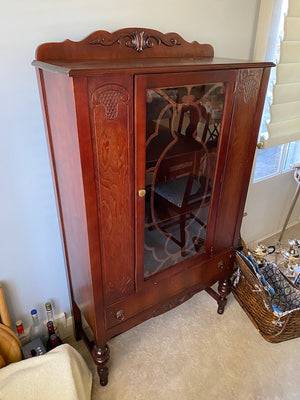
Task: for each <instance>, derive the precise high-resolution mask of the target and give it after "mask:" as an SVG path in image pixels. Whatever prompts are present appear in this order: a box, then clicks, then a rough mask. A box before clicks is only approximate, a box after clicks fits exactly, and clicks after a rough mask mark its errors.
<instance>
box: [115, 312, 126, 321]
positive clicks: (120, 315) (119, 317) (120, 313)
mask: <svg viewBox="0 0 300 400" xmlns="http://www.w3.org/2000/svg"><path fill="white" fill-rule="evenodd" d="M116 318H117V320H119V321H123V319H124V318H125V313H124V310H119V311H117V312H116Z"/></svg>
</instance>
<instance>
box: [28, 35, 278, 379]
mask: <svg viewBox="0 0 300 400" xmlns="http://www.w3.org/2000/svg"><path fill="white" fill-rule="evenodd" d="M33 65H34V66H35V67H36V70H37V77H38V82H39V88H40V95H41V101H42V103H43V113H44V120H45V127H46V130H47V140H48V147H49V154H50V158H51V165H52V173H53V180H54V183H55V189H56V198H57V207H58V210H59V215H60V224H61V232H62V240H63V242H64V248H65V257H66V265H67V269H68V275H69V282H70V295H71V299H72V306H73V315H74V322H75V324H74V325H75V335H76V338H77V339H78V338H80V337H83V339H84V340H85V341H86V342H87V344H88V346H89V348H90V350H91V352H92V355H93V358H94V361H95V363H96V365H97V368H98V373H99V376H100V383H101V384H102V385H105V384H106V383H107V377H108V369H107V363H108V360H109V347H108V345H107V342H108V340H109V339H110V338H112V337H113V336H115V335H117V334H120V333H122V332H124V331H126V330H128V329H130V328H132V327H133V326H135V325H137V324H139V323H141V322H142V321H145V320H146V319H148V318H151V317H153V316H156V315H159V314H160V313H163V312H166V311H168V310H169V309H171V308H173V307H176V306H177V305H179V304H181V303H182V302H184V301H186V300H188V299H189V298H190V297H191V296H193V295H194V294H195V293H197V292H198V291H200V290H206V291H207V292H208V293H209V294H210V295H212V296H213V297H214V298H215V299H216V300H217V302H218V312H219V313H223V311H224V307H225V304H226V297H227V295H228V294H229V292H230V281H229V278H230V276H231V274H232V269H233V262H234V255H235V248H236V246H237V242H238V237H239V230H240V224H241V219H242V215H243V208H244V203H245V198H246V194H247V187H248V183H249V178H250V173H251V167H252V162H253V156H254V151H255V145H256V140H257V133H258V127H259V122H260V118H261V113H262V109H263V102H264V96H265V92H266V86H267V82H268V76H269V72H270V67H272V66H273V64H271V63H252V62H250V61H238V60H229V59H216V58H214V54H213V48H212V46H210V45H201V44H199V43H197V42H193V43H188V42H186V41H184V40H183V39H182V38H181V37H180V36H179V35H177V34H175V33H171V34H166V35H164V34H162V33H160V32H158V31H155V30H149V29H141V28H126V29H122V30H119V31H117V32H115V33H113V34H110V33H108V32H105V31H98V32H94V33H93V34H91V35H89V36H88V37H87V38H86V39H84V40H82V41H80V42H73V41H70V40H67V41H65V42H62V43H46V44H43V45H41V46H39V48H38V49H37V53H36V60H35V61H34V62H33ZM210 82H224V84H225V86H226V100H225V104H224V110H223V122H222V126H221V131H220V133H219V135H220V137H219V145H218V153H217V164H216V171H215V177H214V185H213V190H212V193H211V204H210V210H209V216H208V224H207V235H206V241H205V251H204V252H202V253H201V254H200V253H199V254H195V255H194V256H192V257H189V258H186V259H183V261H181V262H179V263H177V264H176V265H174V266H172V267H171V268H167V269H166V270H163V271H161V272H159V273H156V274H154V275H152V276H150V277H149V278H147V279H145V277H144V271H143V268H144V267H143V257H144V255H143V249H144V218H145V203H144V199H143V197H140V196H139V195H138V192H139V190H141V189H144V186H145V121H146V105H145V104H146V98H145V97H146V89H147V88H148V87H154V86H156V87H158V86H159V85H161V86H166V87H168V85H169V86H171V87H172V86H179V85H191V84H198V83H199V84H203V83H204V84H205V83H210ZM187 109H188V107H187ZM217 281H219V287H218V293H217V292H215V291H214V290H213V289H212V288H211V286H212V285H213V284H215V283H216V282H217ZM83 318H84V320H85V321H84V322H87V324H88V325H89V327H90V328H91V331H92V336H93V337H92V338H91V337H90V335H89V332H88V331H87V330H86V329H84V328H83V326H85V323H84V324H83V320H82V319H83Z"/></svg>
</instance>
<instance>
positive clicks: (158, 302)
mask: <svg viewBox="0 0 300 400" xmlns="http://www.w3.org/2000/svg"><path fill="white" fill-rule="evenodd" d="M231 262H232V260H231V254H230V253H229V252H227V253H223V254H221V255H219V256H216V257H214V258H212V259H209V260H207V261H206V262H202V263H201V264H198V265H197V264H196V266H194V267H192V268H189V269H183V270H181V271H180V272H179V273H176V274H174V275H173V276H170V274H167V277H166V279H161V280H159V281H158V280H155V278H153V279H149V280H148V281H145V285H144V287H143V290H142V291H140V292H137V293H135V294H133V295H131V296H128V297H127V298H126V299H124V300H122V301H120V302H117V303H115V304H114V305H112V306H110V307H107V308H106V312H105V322H106V329H110V328H113V327H115V326H117V325H120V324H122V323H125V322H126V321H128V320H130V319H132V318H135V317H137V319H139V322H138V323H140V322H141V320H142V321H143V320H146V319H148V318H150V317H152V316H156V315H159V314H161V313H163V312H166V311H168V310H170V309H171V308H174V307H176V306H177V305H179V304H181V303H183V302H184V301H186V300H188V299H189V298H190V297H192V296H193V295H194V294H196V293H197V292H199V291H201V290H203V289H206V288H208V287H210V286H212V285H213V284H214V283H215V282H217V281H218V280H220V279H223V278H224V277H226V276H227V275H228V271H230V270H231ZM170 281H171V282H172V285H170ZM134 325H136V324H135V323H133V326H134Z"/></svg>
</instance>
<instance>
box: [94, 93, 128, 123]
mask: <svg viewBox="0 0 300 400" xmlns="http://www.w3.org/2000/svg"><path fill="white" fill-rule="evenodd" d="M91 101H92V106H93V107H96V106H97V105H99V104H102V105H103V107H104V109H105V118H106V119H109V120H113V119H116V118H117V116H118V105H119V103H120V102H121V101H122V102H124V103H127V101H128V93H127V91H126V90H125V89H124V88H123V87H122V86H120V85H105V86H102V87H101V88H100V89H96V90H95V91H94V92H93V94H92V97H91Z"/></svg>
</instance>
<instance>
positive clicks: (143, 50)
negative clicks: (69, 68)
mask: <svg viewBox="0 0 300 400" xmlns="http://www.w3.org/2000/svg"><path fill="white" fill-rule="evenodd" d="M213 56H214V49H213V47H212V46H211V45H209V44H199V43H198V42H191V43H190V42H187V41H185V40H184V39H183V38H182V37H181V36H179V35H178V34H177V33H167V34H164V33H161V32H159V31H156V30H154V29H144V28H125V29H120V30H118V31H116V32H113V33H110V32H107V31H96V32H94V33H92V34H91V35H89V36H88V37H86V38H85V39H83V40H81V41H78V42H74V41H72V40H65V41H64V42H56V43H44V44H42V45H40V46H39V47H38V49H37V51H36V59H37V60H39V61H50V60H64V61H67V60H69V61H71V60H107V59H138V58H148V57H149V58H155V57H175V58H177V57H213Z"/></svg>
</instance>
